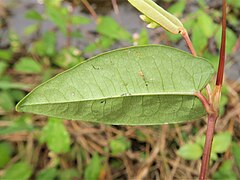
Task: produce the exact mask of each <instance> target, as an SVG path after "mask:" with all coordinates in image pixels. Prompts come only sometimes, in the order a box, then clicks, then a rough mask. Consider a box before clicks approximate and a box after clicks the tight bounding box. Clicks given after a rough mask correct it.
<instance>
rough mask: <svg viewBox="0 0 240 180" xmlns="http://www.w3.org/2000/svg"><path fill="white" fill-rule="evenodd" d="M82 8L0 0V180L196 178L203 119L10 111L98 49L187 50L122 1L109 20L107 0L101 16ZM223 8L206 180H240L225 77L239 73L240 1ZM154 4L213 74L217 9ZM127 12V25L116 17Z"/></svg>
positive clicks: (234, 90) (233, 94)
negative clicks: (99, 120)
mask: <svg viewBox="0 0 240 180" xmlns="http://www.w3.org/2000/svg"><path fill="white" fill-rule="evenodd" d="M23 2H25V1H23ZM27 2H28V1H27ZM81 2H86V1H78V0H74V1H63V0H51V1H50V0H49V1H48V0H44V1H34V2H32V3H29V2H28V3H26V2H25V3H22V4H23V5H19V4H21V3H16V1H14V0H13V1H2V2H1V3H0V27H1V29H0V41H1V43H0V47H1V49H0V154H1V156H0V177H1V178H3V179H4V178H6V179H11V178H12V179H14V178H15V179H16V178H19V177H21V178H22V179H29V178H32V179H39V180H41V179H73V178H76V179H106V178H108V179H121V178H133V177H145V178H151V179H153V178H161V179H164V178H165V177H169V178H170V179H172V178H177V179H193V178H196V177H197V176H198V172H199V171H197V170H196V169H199V168H200V158H201V155H202V150H203V144H204V138H205V137H204V132H205V131H206V126H205V122H204V121H205V120H204V119H201V120H199V121H196V122H193V123H187V124H180V125H163V126H156V127H155V126H150V127H148V126H144V127H139V126H134V127H129V126H105V125H101V124H93V123H83V122H75V121H67V120H59V119H55V118H47V117H43V116H36V115H32V114H20V113H16V112H15V110H14V107H15V105H16V103H17V102H18V101H19V100H20V99H21V98H23V97H24V96H25V95H26V93H27V92H29V91H30V90H31V89H32V88H34V87H35V86H37V85H38V84H40V83H41V82H44V81H46V80H47V79H49V78H50V77H52V76H54V75H55V74H57V73H59V72H61V71H63V70H65V69H68V68H70V67H73V66H74V65H76V64H78V63H80V62H83V61H85V60H86V59H88V58H89V57H91V56H93V55H96V54H98V53H100V52H105V51H108V50H110V49H115V48H117V47H124V46H128V45H144V44H148V43H156V44H166V45H172V46H176V47H178V48H181V49H184V50H187V48H186V47H185V44H184V41H182V40H181V37H179V36H176V35H171V34H169V33H166V32H164V31H163V30H162V29H156V30H151V31H149V30H147V29H146V28H145V24H143V23H141V21H140V20H138V17H137V15H138V13H137V12H136V11H135V10H134V8H132V7H131V6H130V5H129V4H127V3H124V2H123V3H122V2H121V1H118V2H119V4H120V5H119V10H120V13H119V14H118V15H116V14H115V13H113V11H111V9H112V6H111V1H110V0H106V1H105V2H104V4H105V5H106V7H107V6H108V5H109V7H110V10H108V11H104V10H102V9H99V8H98V7H101V6H102V4H101V3H103V2H102V1H101V2H100V1H93V0H91V1H89V3H90V5H91V7H92V8H95V9H96V11H97V15H98V17H97V18H96V17H95V16H94V17H95V18H94V17H92V16H91V15H89V13H88V10H87V8H86V6H84V4H83V3H81ZM228 2H229V8H228V30H227V53H228V58H227V71H230V72H229V73H227V74H228V76H227V80H226V82H225V85H224V92H223V95H222V102H221V119H220V120H219V121H218V124H217V129H216V130H217V134H216V136H215V138H214V143H213V152H212V155H211V165H212V166H211V170H210V174H211V177H212V178H213V179H239V178H240V159H239V157H240V144H239V139H240V134H239V132H240V131H239V130H240V120H239V118H240V114H239V112H240V111H239V108H240V103H239V92H240V88H239V87H240V86H239V81H237V78H236V76H235V74H236V73H239V72H235V71H233V70H234V69H236V68H235V67H236V66H237V67H239V62H237V61H236V59H239V54H240V53H239V47H240V40H239V36H240V30H239V27H240V22H239V17H240V13H239V12H240V3H239V1H238V0H228ZM98 3H99V4H98ZM161 5H162V6H163V7H165V8H166V9H168V10H169V11H170V12H171V13H173V14H175V15H176V16H178V17H179V18H180V19H181V20H182V21H183V23H184V26H185V27H186V28H187V30H188V31H189V32H190V34H191V37H192V40H193V44H194V46H195V48H196V50H197V53H198V55H201V56H203V57H206V58H207V59H209V60H210V62H211V63H212V64H213V65H214V67H215V68H217V63H218V52H219V45H220V35H221V33H220V32H221V26H220V19H221V14H220V12H219V9H220V7H221V4H219V3H218V2H208V3H207V2H206V1H205V0H198V1H187V0H181V1H172V0H165V1H161ZM21 7H25V8H24V9H23V10H24V11H20V12H21V13H20V14H22V16H24V18H23V20H22V21H20V22H19V21H18V19H17V20H16V17H18V16H19V8H20V10H22V9H21ZM88 8H89V7H88ZM126 9H128V10H129V12H130V14H127V16H128V18H129V19H126V18H124V14H125V13H126ZM115 12H117V11H116V9H115ZM134 17H136V19H134ZM132 18H133V19H132ZM130 20H132V21H130ZM126 24H132V25H131V26H130V25H128V26H127V25H126ZM21 29H22V30H23V31H22V32H20V30H21ZM237 69H239V68H237ZM234 73H235V74H234ZM86 76H87V75H86ZM143 170H145V171H143ZM142 172H146V174H144V173H142Z"/></svg>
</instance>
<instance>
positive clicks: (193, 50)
mask: <svg viewBox="0 0 240 180" xmlns="http://www.w3.org/2000/svg"><path fill="white" fill-rule="evenodd" d="M180 34H181V35H182V36H183V38H184V39H185V41H186V43H187V45H188V48H189V50H190V51H191V53H192V55H193V56H197V53H196V51H195V49H194V47H193V44H192V41H191V40H190V38H189V35H188V33H187V31H186V30H185V29H182V30H181V31H180Z"/></svg>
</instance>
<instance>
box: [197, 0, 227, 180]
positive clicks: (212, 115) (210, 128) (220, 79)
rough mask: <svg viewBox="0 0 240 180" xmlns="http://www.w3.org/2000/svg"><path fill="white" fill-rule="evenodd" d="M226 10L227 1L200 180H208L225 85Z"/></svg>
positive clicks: (224, 9) (224, 2)
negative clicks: (216, 125) (222, 91)
mask: <svg viewBox="0 0 240 180" xmlns="http://www.w3.org/2000/svg"><path fill="white" fill-rule="evenodd" d="M226 9H227V2H226V0H222V16H223V17H222V42H221V49H220V59H219V66H218V74H217V80H216V87H215V92H214V93H213V97H212V104H211V107H212V109H213V112H212V113H208V124H207V133H206V140H205V146H204V152H203V157H202V166H201V172H200V177H199V179H200V180H206V179H207V174H208V173H207V172H208V166H209V160H210V155H211V149H212V141H213V136H214V129H215V123H216V121H217V118H218V114H219V113H218V109H219V102H220V97H221V96H220V95H221V89H222V83H223V74H224V65H225V48H226V47H225V46H226V27H227V23H226V16H227V15H226V14H227V12H226Z"/></svg>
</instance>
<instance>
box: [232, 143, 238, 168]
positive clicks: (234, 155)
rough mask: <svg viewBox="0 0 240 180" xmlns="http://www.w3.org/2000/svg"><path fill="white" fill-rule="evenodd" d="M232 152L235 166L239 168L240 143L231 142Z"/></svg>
mask: <svg viewBox="0 0 240 180" xmlns="http://www.w3.org/2000/svg"><path fill="white" fill-rule="evenodd" d="M232 154H233V157H234V159H235V162H236V164H237V166H238V167H239V168H240V145H239V144H237V143H233V144H232Z"/></svg>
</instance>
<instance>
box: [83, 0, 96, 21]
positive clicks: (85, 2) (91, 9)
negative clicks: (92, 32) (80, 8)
mask: <svg viewBox="0 0 240 180" xmlns="http://www.w3.org/2000/svg"><path fill="white" fill-rule="evenodd" d="M81 1H82V3H83V4H84V6H85V7H86V8H87V9H88V11H89V12H90V14H91V15H92V17H93V18H94V20H95V21H96V20H97V19H98V16H97V13H96V12H95V10H94V9H93V8H92V6H91V4H89V2H88V1H87V0H81Z"/></svg>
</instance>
